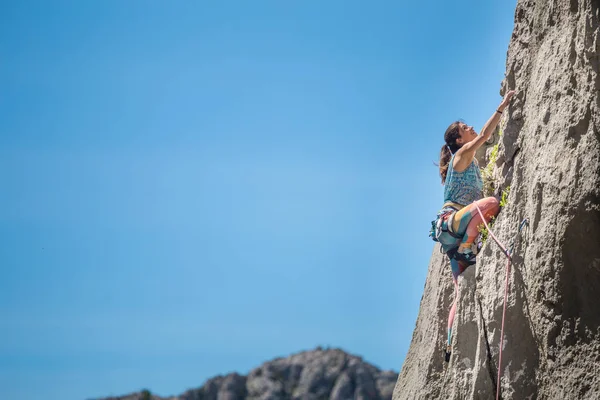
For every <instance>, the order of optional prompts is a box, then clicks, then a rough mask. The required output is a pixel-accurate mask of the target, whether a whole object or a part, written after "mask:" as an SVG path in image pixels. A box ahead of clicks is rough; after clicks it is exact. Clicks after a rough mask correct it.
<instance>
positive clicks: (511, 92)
mask: <svg viewBox="0 0 600 400" xmlns="http://www.w3.org/2000/svg"><path fill="white" fill-rule="evenodd" d="M514 95H515V91H514V90H509V91H508V93H506V95H505V96H504V99H502V103H500V106H498V110H499V111H504V109H505V108H506V107H508V105H509V104H510V99H512V97H513V96H514Z"/></svg>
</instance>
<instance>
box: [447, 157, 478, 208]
mask: <svg viewBox="0 0 600 400" xmlns="http://www.w3.org/2000/svg"><path fill="white" fill-rule="evenodd" d="M453 162H454V154H453V155H452V157H451V158H450V163H449V164H448V173H447V175H446V184H445V186H444V203H446V202H448V201H451V202H453V203H458V204H462V205H463V206H466V205H468V204H471V203H472V202H474V201H476V200H479V199H481V198H482V197H483V180H482V179H481V173H480V172H479V166H478V165H477V164H476V163H475V160H473V161H472V162H471V164H469V166H468V167H467V169H465V170H464V171H462V172H458V171H455V170H454V168H453V167H452V163H453Z"/></svg>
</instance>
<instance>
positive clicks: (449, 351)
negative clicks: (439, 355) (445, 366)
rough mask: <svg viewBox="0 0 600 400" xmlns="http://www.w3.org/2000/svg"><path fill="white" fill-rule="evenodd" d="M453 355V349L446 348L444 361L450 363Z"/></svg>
mask: <svg viewBox="0 0 600 400" xmlns="http://www.w3.org/2000/svg"><path fill="white" fill-rule="evenodd" d="M451 354H452V348H451V347H450V346H448V347H446V352H445V354H444V360H446V362H450V355H451Z"/></svg>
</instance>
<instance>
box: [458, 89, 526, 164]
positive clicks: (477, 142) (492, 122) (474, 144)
mask: <svg viewBox="0 0 600 400" xmlns="http://www.w3.org/2000/svg"><path fill="white" fill-rule="evenodd" d="M514 94H515V91H514V90H510V91H509V92H508V93H506V95H505V96H504V99H502V103H500V105H499V106H498V108H497V111H494V115H492V116H491V117H490V119H488V121H487V122H486V123H485V125H484V126H483V129H482V130H481V133H480V134H479V135H478V136H477V138H476V139H474V140H472V141H470V142H469V143H467V144H465V145H464V146H462V147H461V149H460V151H461V152H462V153H463V154H464V155H465V156H468V154H469V153H472V154H475V151H476V150H477V149H478V148H480V147H481V146H482V145H483V144H484V143H485V142H487V140H488V139H489V138H490V136H492V133H493V132H494V130H495V129H496V126H497V125H498V122H500V117H501V116H502V114H501V113H502V112H503V111H504V109H505V108H506V107H508V104H509V103H510V99H511V98H512V97H513V96H514ZM498 111H500V112H498Z"/></svg>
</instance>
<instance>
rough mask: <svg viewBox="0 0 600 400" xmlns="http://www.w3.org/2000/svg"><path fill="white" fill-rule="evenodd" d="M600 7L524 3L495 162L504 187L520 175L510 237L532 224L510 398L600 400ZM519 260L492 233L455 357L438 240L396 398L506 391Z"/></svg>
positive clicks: (522, 259) (513, 190)
mask: <svg viewBox="0 0 600 400" xmlns="http://www.w3.org/2000/svg"><path fill="white" fill-rule="evenodd" d="M599 10H600V1H598V0H570V1H568V0H538V1H534V0H519V1H518V3H517V7H516V12H515V25H514V30H513V35H512V38H511V41H510V44H509V49H508V57H507V62H506V66H507V71H506V75H505V79H504V81H503V82H502V88H501V94H504V93H505V92H506V91H507V90H509V89H516V90H517V94H516V96H515V98H514V99H513V102H512V104H511V106H510V107H509V109H508V113H505V114H508V115H506V116H505V119H504V120H503V121H502V123H501V128H502V131H503V132H504V134H503V136H502V137H501V138H500V139H499V140H500V147H499V149H500V151H499V157H498V159H497V162H496V168H495V172H494V174H495V178H496V182H497V187H498V192H497V194H499V193H500V192H501V191H502V190H503V189H504V188H506V187H507V186H509V185H510V195H509V197H508V205H507V206H506V207H504V208H503V209H502V211H501V213H500V215H499V216H498V218H497V219H496V222H495V224H494V226H493V227H492V230H493V231H494V232H495V234H496V236H497V237H498V238H499V240H500V241H502V242H503V243H505V245H507V246H508V245H509V244H510V243H511V241H512V240H513V237H514V236H515V233H516V232H517V227H518V225H519V222H520V221H521V220H522V219H524V218H529V220H530V224H529V229H527V230H525V231H524V232H523V235H522V236H520V237H519V238H516V239H515V247H514V257H513V264H512V269H511V270H510V274H509V285H510V286H509V294H508V301H507V311H506V321H505V332H504V337H503V339H502V343H503V346H504V347H503V353H502V365H501V386H500V394H501V398H503V399H560V400H563V399H600V303H599V302H598V299H599V296H600V92H599V91H600V57H599V55H600V31H599V20H600V11H599ZM499 101H500V99H499ZM491 111H492V112H493V110H491ZM505 260H506V259H505V256H504V255H503V254H502V253H501V251H500V250H499V247H498V246H497V245H496V244H495V243H493V242H492V241H491V240H489V241H488V242H487V243H486V244H485V246H484V247H483V249H482V251H481V253H480V254H479V256H478V262H477V265H476V266H473V267H471V268H469V270H467V271H466V272H465V273H464V274H463V275H462V276H461V278H460V280H459V304H458V310H457V316H456V318H455V321H454V331H453V335H454V337H453V353H452V357H451V360H450V362H449V363H448V364H446V363H445V362H444V359H443V351H444V346H445V340H446V322H447V316H448V311H449V307H450V304H451V302H452V300H453V285H452V281H451V275H450V269H449V268H450V267H449V264H448V263H447V261H446V260H444V259H443V258H442V257H441V255H440V254H439V249H438V248H437V247H435V248H434V251H433V256H432V258H431V263H430V265H429V273H428V276H427V280H426V284H425V291H424V293H423V298H422V300H421V308H420V312H419V316H418V319H417V323H416V328H415V330H414V333H413V337H412V342H411V345H410V348H409V351H408V354H407V357H406V360H405V362H404V364H403V366H402V370H401V373H400V376H399V378H398V381H397V383H396V386H395V389H394V395H393V398H394V400H400V399H411V400H412V399H493V398H495V396H496V376H497V368H498V351H499V345H500V328H501V321H502V305H503V296H504V276H505V266H506V261H505Z"/></svg>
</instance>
